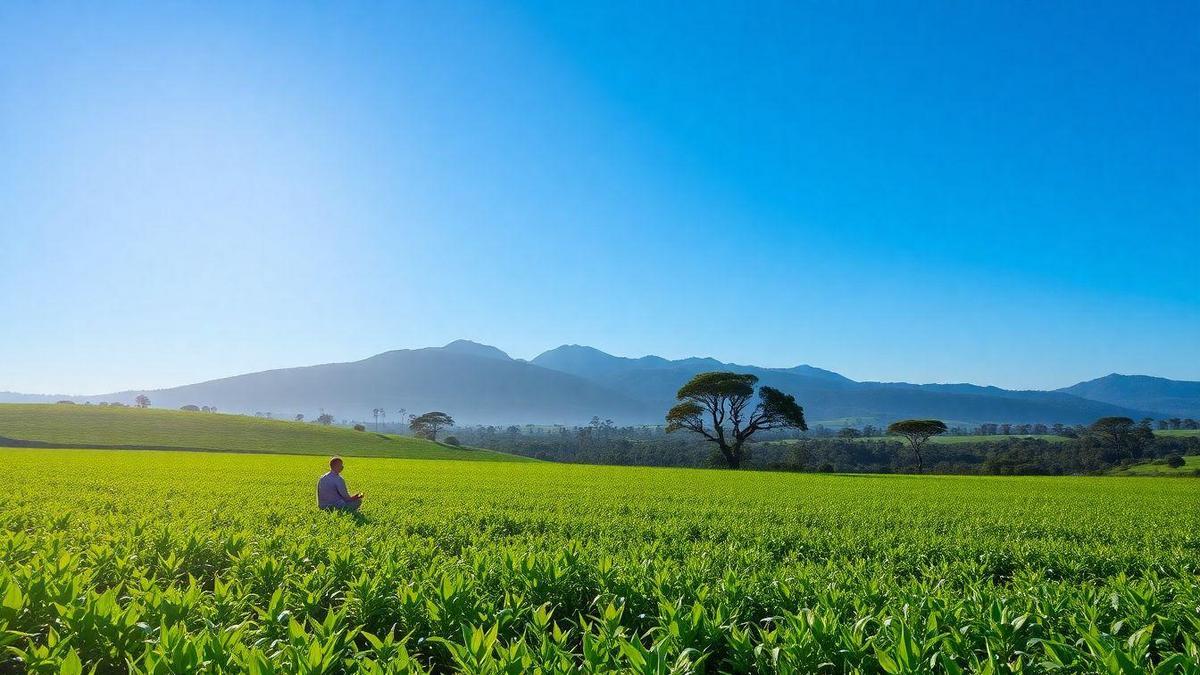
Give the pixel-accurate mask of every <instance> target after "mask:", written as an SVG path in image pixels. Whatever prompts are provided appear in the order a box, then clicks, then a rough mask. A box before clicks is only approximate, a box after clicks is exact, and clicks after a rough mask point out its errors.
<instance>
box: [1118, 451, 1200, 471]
mask: <svg viewBox="0 0 1200 675" xmlns="http://www.w3.org/2000/svg"><path fill="white" fill-rule="evenodd" d="M1196 471H1200V455H1187V456H1185V457H1184V458H1183V466H1181V467H1178V468H1171V467H1169V466H1167V465H1166V464H1154V463H1147V464H1135V465H1133V466H1131V467H1128V468H1124V469H1114V470H1113V471H1112V472H1111V473H1112V475H1114V476H1190V475H1192V474H1194V473H1195V472H1196Z"/></svg>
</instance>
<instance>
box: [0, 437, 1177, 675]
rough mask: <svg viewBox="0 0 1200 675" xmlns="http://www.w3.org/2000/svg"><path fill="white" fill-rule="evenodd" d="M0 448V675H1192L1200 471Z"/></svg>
mask: <svg viewBox="0 0 1200 675" xmlns="http://www.w3.org/2000/svg"><path fill="white" fill-rule="evenodd" d="M0 459H2V460H3V462H4V465H5V467H6V474H7V475H6V479H7V482H6V484H7V485H8V489H6V490H5V491H4V492H2V493H0V525H2V527H0V607H2V609H0V631H3V632H2V633H0V635H3V637H2V638H0V641H3V642H5V643H6V644H7V647H8V654H7V658H9V659H10V660H9V661H8V663H7V664H6V665H5V666H0V671H3V670H4V668H6V667H7V668H9V669H11V670H26V671H30V672H53V673H59V672H80V671H81V670H82V671H88V670H90V669H92V668H95V669H97V672H125V671H129V672H135V673H150V672H153V673H165V672H176V673H180V672H201V671H206V672H242V671H246V672H256V673H269V672H301V673H318V672H367V673H385V672H394V673H401V672H409V673H416V672H425V671H428V670H436V671H451V670H457V671H465V672H472V673H524V672H538V671H541V672H547V673H549V672H572V671H583V672H612V671H625V672H640V673H662V672H739V673H740V672H780V673H801V672H804V673H811V672H864V673H875V672H891V673H900V672H928V671H937V672H959V671H974V672H993V673H994V672H1012V671H1017V672H1077V673H1096V672H1112V673H1127V672H1143V671H1155V672H1171V673H1196V672H1198V671H1200V667H1198V666H1197V665H1196V664H1197V663H1200V641H1198V638H1197V635H1200V577H1198V575H1200V481H1192V480H1161V479H1144V478H1121V479H1118V478H1032V477H1031V478H999V477H964V476H922V477H917V476H897V475H894V476H839V475H812V474H810V475H797V474H782V473H757V472H729V471H703V470H684V469H646V468H627V467H593V466H580V465H556V464H546V463H528V464H517V463H487V462H455V461H410V460H392V459H354V460H352V461H349V462H348V464H347V469H346V477H347V478H348V480H349V482H350V487H351V489H353V490H363V491H365V492H366V493H367V501H366V504H365V506H364V508H363V512H362V514H361V515H360V516H358V517H355V516H352V515H349V514H337V513H323V512H318V511H317V510H316V509H315V508H314V506H313V495H312V491H313V485H314V481H315V479H316V476H317V475H318V474H319V473H321V471H322V470H323V462H321V461H320V460H318V459H317V458H315V457H314V458H306V457H296V456H279V455H274V456H272V455H237V454H216V453H208V454H202V453H167V452H153V451H139V452H120V451H87V450H62V451H59V450H0Z"/></svg>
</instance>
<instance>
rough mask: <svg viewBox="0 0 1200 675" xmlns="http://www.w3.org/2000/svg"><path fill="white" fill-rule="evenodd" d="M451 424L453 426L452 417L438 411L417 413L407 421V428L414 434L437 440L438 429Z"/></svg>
mask: <svg viewBox="0 0 1200 675" xmlns="http://www.w3.org/2000/svg"><path fill="white" fill-rule="evenodd" d="M452 426H454V418H453V417H451V416H449V415H447V414H446V413H444V412H438V411H433V412H427V413H425V414H424V415H418V416H416V417H414V418H412V421H410V422H409V423H408V428H409V429H410V430H411V431H412V432H413V433H414V434H416V435H417V436H421V437H422V438H428V439H429V440H431V441H436V440H437V435H438V432H439V431H441V430H442V429H445V428H446V427H452Z"/></svg>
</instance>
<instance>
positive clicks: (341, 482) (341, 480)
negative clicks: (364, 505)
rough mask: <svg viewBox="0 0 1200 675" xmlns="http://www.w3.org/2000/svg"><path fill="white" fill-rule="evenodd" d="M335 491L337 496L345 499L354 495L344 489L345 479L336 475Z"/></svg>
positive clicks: (348, 499)
mask: <svg viewBox="0 0 1200 675" xmlns="http://www.w3.org/2000/svg"><path fill="white" fill-rule="evenodd" d="M337 492H338V496H339V497H341V498H342V499H345V500H346V501H350V500H352V499H354V497H353V496H352V495H351V494H350V491H349V490H347V489H346V479H345V478H342V477H341V476H338V477H337Z"/></svg>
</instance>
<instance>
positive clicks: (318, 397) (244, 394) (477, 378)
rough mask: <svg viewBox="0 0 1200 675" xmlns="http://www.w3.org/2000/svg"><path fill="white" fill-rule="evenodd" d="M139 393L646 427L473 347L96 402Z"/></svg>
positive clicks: (584, 383)
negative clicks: (599, 420)
mask: <svg viewBox="0 0 1200 675" xmlns="http://www.w3.org/2000/svg"><path fill="white" fill-rule="evenodd" d="M139 393H145V394H146V395H148V396H149V397H150V399H151V401H152V402H153V405H154V406H155V407H164V408H179V407H180V406H183V405H188V404H192V405H201V406H203V405H210V406H216V407H217V408H218V409H219V410H222V411H228V412H243V413H253V412H256V411H270V412H272V413H274V414H275V416H276V417H291V416H292V415H294V414H295V413H303V414H305V415H306V416H308V417H310V418H311V417H316V415H317V413H318V412H319V411H320V410H322V409H324V410H325V411H326V412H329V413H330V414H332V415H334V416H335V417H337V418H338V419H351V420H353V419H358V420H362V419H369V418H370V416H371V410H372V409H374V408H379V407H382V408H383V409H384V410H387V411H388V414H389V416H392V419H393V421H395V420H396V419H398V418H397V417H395V415H396V414H397V411H398V410H399V409H400V408H405V409H406V410H407V411H408V412H410V413H411V412H424V411H429V410H443V411H446V412H448V413H450V414H451V415H453V416H454V417H455V419H457V420H458V421H460V422H464V423H479V424H512V423H525V422H586V421H587V420H588V419H590V418H591V417H592V416H593V415H604V416H608V417H613V418H615V419H621V420H625V421H628V420H636V421H646V419H647V415H646V414H645V406H644V405H643V404H642V403H640V402H638V401H635V400H633V399H631V398H629V397H628V396H625V395H624V394H621V393H618V392H615V391H612V390H610V389H607V388H605V387H603V386H601V385H600V384H598V383H596V382H592V381H589V380H586V379H583V378H580V377H576V376H574V375H570V374H567V373H562V372H559V371H555V370H548V369H546V368H540V367H538V366H535V365H533V364H530V363H527V362H525V361H515V360H513V359H511V358H509V357H508V355H507V354H505V353H504V352H501V351H500V350H498V349H496V348H494V347H487V346H485V345H478V344H475V343H472V342H467V341H465V340H459V341H456V342H452V343H450V344H449V345H446V346H445V347H431V348H427V349H402V350H397V351H391V352H384V353H383V354H379V355H376V356H372V357H370V358H367V359H363V360H361V361H353V362H349V363H329V364H324V365H319V366H308V367H303V368H284V369H280V370H269V371H263V372H258V373H249V374H246V375H237V376H234V377H227V378H222V379H219V380H210V381H208V382H201V383H199V384H190V385H185V386H182V387H173V388H170V389H159V390H153V391H146V392H140V391H127V392H120V393H118V394H112V395H109V396H97V397H88V399H87V400H93V401H101V400H120V401H125V402H129V401H132V400H133V397H134V396H136V395H137V394H139Z"/></svg>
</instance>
